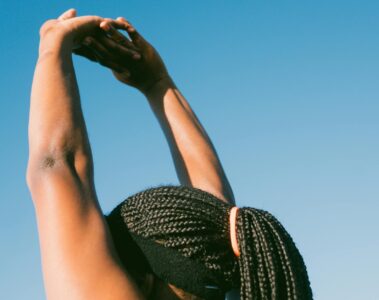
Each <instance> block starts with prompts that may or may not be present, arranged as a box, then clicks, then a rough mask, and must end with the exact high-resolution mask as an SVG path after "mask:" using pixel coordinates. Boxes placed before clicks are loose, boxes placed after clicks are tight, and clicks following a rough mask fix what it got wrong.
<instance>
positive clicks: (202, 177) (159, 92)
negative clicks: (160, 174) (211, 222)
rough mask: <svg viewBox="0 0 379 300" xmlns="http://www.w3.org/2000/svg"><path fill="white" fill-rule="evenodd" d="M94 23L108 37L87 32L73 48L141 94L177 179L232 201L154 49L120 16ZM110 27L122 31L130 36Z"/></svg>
mask: <svg viewBox="0 0 379 300" xmlns="http://www.w3.org/2000/svg"><path fill="white" fill-rule="evenodd" d="M100 26H101V28H102V29H103V30H104V31H105V32H106V33H107V34H108V36H109V37H110V38H108V39H107V38H97V37H96V36H95V37H87V38H86V39H85V46H86V47H85V48H82V49H80V50H79V51H77V53H78V54H80V55H83V56H86V57H87V58H89V59H91V60H96V61H98V62H99V63H100V64H102V65H104V66H107V67H109V68H110V69H112V71H113V74H114V75H115V77H116V78H117V79H118V80H119V81H121V82H122V83H125V84H128V85H130V86H133V87H135V88H137V89H139V90H140V91H141V92H142V93H143V94H144V95H145V96H146V98H147V100H148V102H149V104H150V107H151V109H152V110H153V112H154V114H155V116H156V117H157V119H158V121H159V123H160V125H161V128H162V130H163V132H164V134H165V136H166V139H167V142H168V144H169V146H170V150H171V154H172V157H173V160H174V164H175V168H176V172H177V175H178V178H179V181H180V183H181V184H182V185H186V186H191V187H195V188H199V189H202V190H204V191H207V192H209V193H212V194H214V195H215V196H217V197H218V198H220V199H221V200H223V201H225V202H230V203H234V196H233V191H232V189H231V186H230V184H229V182H228V179H227V177H226V175H225V172H224V170H223V168H222V165H221V162H220V159H219V158H218V156H217V153H216V149H215V148H214V146H213V145H212V142H211V140H210V138H209V137H208V135H207V133H206V131H205V129H204V127H203V126H202V125H201V123H200V121H199V119H198V118H197V117H196V115H195V113H194V112H193V110H192V109H191V106H190V105H189V103H188V101H187V100H186V99H185V98H184V96H183V95H182V94H181V93H180V91H179V89H178V88H177V87H176V86H175V84H174V82H173V80H172V79H171V76H170V75H169V73H168V71H167V69H166V67H165V65H164V63H163V61H162V59H161V57H160V56H159V54H158V52H157V51H156V50H155V49H154V47H153V46H151V45H150V44H149V43H148V42H147V41H146V40H145V39H144V38H143V37H142V36H141V35H140V34H139V33H138V32H137V30H136V29H135V28H134V27H133V26H132V25H131V24H130V23H129V22H128V21H127V20H125V19H124V18H121V17H120V18H118V19H117V20H111V19H106V20H105V21H103V22H102V23H101V25H100ZM116 29H121V30H124V31H125V32H127V33H128V35H129V37H130V40H129V39H128V38H127V37H125V36H123V35H122V34H121V33H120V32H118V30H116ZM123 49H128V50H129V51H132V50H136V51H138V53H139V54H140V55H141V57H139V56H137V55H136V56H134V57H132V58H131V56H130V55H129V53H128V52H126V51H125V50H123Z"/></svg>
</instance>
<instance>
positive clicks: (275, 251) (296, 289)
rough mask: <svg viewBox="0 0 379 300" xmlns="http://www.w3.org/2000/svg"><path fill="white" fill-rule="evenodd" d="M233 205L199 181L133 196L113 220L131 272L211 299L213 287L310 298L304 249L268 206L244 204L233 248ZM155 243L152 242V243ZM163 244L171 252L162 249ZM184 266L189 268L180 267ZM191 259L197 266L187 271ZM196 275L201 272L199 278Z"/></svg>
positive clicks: (245, 294)
mask: <svg viewBox="0 0 379 300" xmlns="http://www.w3.org/2000/svg"><path fill="white" fill-rule="evenodd" d="M231 208H232V205H231V204H228V203H225V202H222V201H220V200H219V199H218V198H216V197H215V196H213V195H211V194H209V193H207V192H204V191H202V190H199V189H196V188H190V187H184V186H161V187H157V188H150V189H147V190H145V191H142V192H140V193H137V194H135V195H134V196H131V197H129V198H128V199H126V200H125V201H124V202H122V203H121V204H120V205H118V206H117V207H116V208H115V209H114V210H113V211H112V212H111V214H110V215H109V216H107V221H108V224H109V227H110V231H111V234H112V236H113V240H114V242H115V246H116V250H117V252H118V254H119V257H120V259H121V261H122V263H123V264H124V266H125V268H126V269H127V270H128V271H129V272H130V273H131V275H132V276H135V277H138V275H140V274H141V272H142V273H143V272H149V271H151V270H152V271H153V272H154V273H155V274H156V275H157V276H158V277H160V278H161V279H163V280H164V281H166V282H167V283H171V284H174V285H175V286H177V287H179V288H183V289H184V290H185V291H189V292H193V293H195V294H197V295H198V296H201V297H204V298H205V299H211V298H212V297H211V296H209V295H210V294H207V293H206V292H207V291H208V290H207V287H209V286H211V287H212V286H215V287H217V288H218V289H219V291H220V292H221V293H222V295H225V293H226V292H227V291H229V290H231V289H233V288H239V289H240V297H241V299H243V300H245V299H254V300H255V299H257V300H261V299H277V300H279V299H280V300H282V299H289V300H295V299H298V300H307V299H312V291H311V288H310V283H309V280H308V275H307V271H306V267H305V264H304V262H303V259H302V257H301V255H300V253H299V251H298V250H297V248H296V246H295V244H294V242H293V241H292V239H291V237H290V235H289V234H288V233H287V232H286V230H285V229H284V228H283V226H282V225H281V224H280V223H279V221H278V220H276V219H275V218H274V217H273V216H272V215H271V214H269V213H268V212H266V211H263V210H260V209H254V208H241V209H239V211H238V214H237V220H236V224H237V241H238V247H239V251H240V256H239V257H236V256H235V255H234V253H233V250H232V247H231V245H230V228H229V214H230V210H231ZM148 243H150V244H148ZM146 245H148V246H146ZM149 245H150V246H151V245H154V246H153V247H155V248H154V250H151V249H152V248H151V247H150V246H149ZM149 247H150V248H149ZM161 250H163V251H169V252H167V254H164V255H163V254H160V253H163V252H162V251H161ZM157 253H158V254H157ZM156 255H158V256H156ZM165 255H166V256H165ZM177 258H178V259H177ZM181 266H183V268H185V270H187V272H186V271H185V270H183V272H180V267H181ZM193 266H194V268H195V269H193V270H192V271H194V272H196V273H192V272H191V270H188V269H191V268H192V267H193ZM173 268H174V269H175V270H174V271H173V272H170V269H173ZM178 268H179V269H178ZM183 273H184V274H183ZM193 274H196V278H200V279H193V277H194V275H193ZM202 274H205V275H204V276H202ZM204 281H206V282H204ZM199 285H200V287H199ZM202 287H204V288H202ZM213 299H215V298H213ZM217 299H220V297H219V298H217Z"/></svg>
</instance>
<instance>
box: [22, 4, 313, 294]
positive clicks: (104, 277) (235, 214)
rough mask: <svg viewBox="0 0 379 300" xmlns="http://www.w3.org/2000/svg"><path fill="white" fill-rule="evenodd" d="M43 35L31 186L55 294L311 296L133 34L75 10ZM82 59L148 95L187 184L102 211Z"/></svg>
mask: <svg viewBox="0 0 379 300" xmlns="http://www.w3.org/2000/svg"><path fill="white" fill-rule="evenodd" d="M118 29H121V30H125V31H126V32H127V33H128V35H129V37H130V39H129V38H127V37H125V36H124V35H122V34H121V33H120V32H119V31H118ZM40 36H41V41H40V48H39V59H38V63H37V66H36V70H35V75H34V79H33V87H32V95H31V107H30V122H29V146H30V147H29V148H30V155H29V163H28V170H27V182H28V186H29V189H30V191H31V194H32V198H33V203H34V206H35V211H36V216H37V223H38V232H39V237H40V245H41V255H42V267H43V275H44V283H45V289H46V294H47V298H48V299H131V300H134V299H224V298H225V295H226V294H227V293H228V292H230V291H233V290H235V289H239V290H240V297H241V299H311V298H312V293H311V289H310V286H309V281H308V277H307V273H306V268H305V265H304V263H303V260H302V258H301V255H300V254H299V252H298V250H297V249H296V246H295V245H294V243H293V242H292V240H291V238H290V236H289V235H288V233H287V232H286V231H285V230H284V228H283V227H282V226H281V225H280V223H279V222H278V221H277V220H276V219H275V218H274V217H273V216H271V215H270V214H269V213H267V212H265V211H261V210H257V209H252V208H241V209H239V210H238V209H237V208H236V207H234V197H233V192H232V189H231V187H230V185H229V183H228V180H227V178H226V176H225V173H224V171H223V169H222V166H221V163H220V161H219V159H218V157H217V154H216V151H215V149H214V147H213V146H212V144H211V141H210V139H209V137H208V136H207V134H206V132H205V130H204V128H203V127H202V125H201V123H200V122H199V120H198V119H197V118H196V116H195V114H194V113H193V111H192V109H191V107H190V105H189V104H188V102H187V101H186V100H185V98H184V97H183V96H182V95H181V94H180V92H179V91H178V89H177V88H176V86H175V84H174V83H173V81H172V79H171V78H170V76H169V73H168V71H167V69H166V68H165V66H164V64H163V62H162V60H161V58H160V56H159V54H158V53H157V51H156V50H155V49H154V48H153V47H152V46H151V45H150V44H149V43H148V42H147V41H145V40H144V39H143V37H142V36H141V35H140V34H139V33H138V32H137V31H136V30H135V28H134V27H132V26H131V25H130V24H129V23H128V22H127V21H126V20H125V19H123V18H118V19H117V20H111V19H103V18H100V17H96V16H85V17H76V12H75V10H69V11H67V12H65V13H64V14H62V15H61V16H60V17H59V18H58V19H56V20H49V21H47V22H46V23H45V24H44V25H43V26H42V28H41V31H40ZM72 52H75V53H77V54H79V55H83V56H85V57H87V58H89V59H91V60H93V61H97V62H99V63H100V64H102V65H104V66H107V67H109V68H111V69H112V71H113V74H114V75H115V77H116V78H117V79H118V80H120V81H121V82H123V83H126V84H128V85H130V86H133V87H135V88H137V89H139V90H140V91H141V92H142V93H143V94H144V95H145V96H146V98H147V100H148V102H149V104H150V106H151V108H152V110H153V112H154V113H155V115H156V117H157V119H158V121H159V123H160V125H161V127H162V129H163V131H164V133H165V136H166V138H167V141H168V143H169V146H170V150H171V153H172V156H173V160H174V163H175V167H176V171H177V174H178V177H179V180H180V183H181V186H179V187H173V186H167V187H158V188H153V189H148V190H146V191H143V192H141V193H138V194H136V195H134V196H132V197H130V198H129V199H127V200H126V201H124V202H122V203H121V204H120V205H119V206H118V207H116V208H115V209H114V210H113V211H112V213H111V214H110V215H109V216H107V217H104V216H103V214H102V212H101V209H100V206H99V203H98V200H97V197H96V192H95V187H94V182H93V162H92V156H91V149H90V144H89V141H88V136H87V132H86V127H85V122H84V118H83V115H82V111H81V106H80V98H79V91H78V87H77V83H76V79H75V72H74V67H73V63H72ZM237 294H238V293H237ZM228 297H229V299H238V296H237V297H236V296H235V293H234V295H233V294H232V293H230V294H229V295H228Z"/></svg>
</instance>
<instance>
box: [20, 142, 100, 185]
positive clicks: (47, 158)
mask: <svg viewBox="0 0 379 300" xmlns="http://www.w3.org/2000/svg"><path fill="white" fill-rule="evenodd" d="M62 171H69V173H66V174H71V175H74V176H76V177H78V178H80V179H83V180H84V179H88V178H90V177H92V176H93V165H92V158H91V156H90V155H87V154H85V153H83V151H79V150H67V149H66V150H65V149H59V150H54V151H38V152H34V153H32V154H30V155H29V161H28V166H27V170H26V183H27V185H28V187H29V189H30V190H31V189H32V188H33V187H35V186H36V185H38V184H39V183H40V181H41V180H45V179H46V178H49V176H50V175H53V174H57V173H62ZM64 173H65V172H64Z"/></svg>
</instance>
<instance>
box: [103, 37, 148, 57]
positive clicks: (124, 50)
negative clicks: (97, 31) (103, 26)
mask: <svg viewBox="0 0 379 300" xmlns="http://www.w3.org/2000/svg"><path fill="white" fill-rule="evenodd" d="M96 40H97V41H98V42H100V43H101V44H102V45H103V46H104V47H105V48H106V49H107V50H108V51H109V52H110V53H111V54H112V55H116V56H119V57H121V58H122V59H128V58H132V59H134V60H138V59H140V58H141V54H140V53H139V52H138V51H137V50H136V48H135V47H134V46H133V47H132V48H130V47H129V46H128V44H124V45H120V44H119V43H117V42H115V41H114V40H113V39H111V38H109V37H107V36H105V35H98V36H96ZM129 43H130V42H129Z"/></svg>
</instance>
